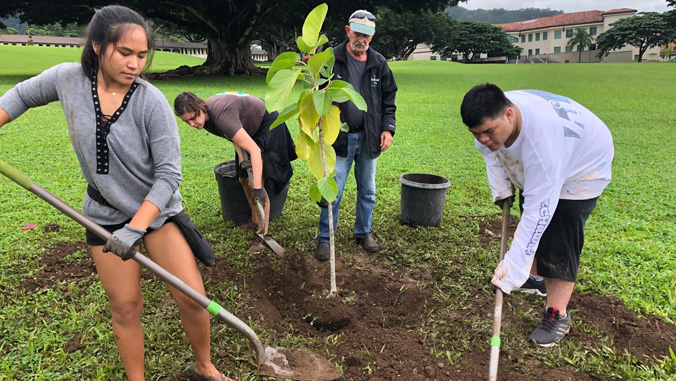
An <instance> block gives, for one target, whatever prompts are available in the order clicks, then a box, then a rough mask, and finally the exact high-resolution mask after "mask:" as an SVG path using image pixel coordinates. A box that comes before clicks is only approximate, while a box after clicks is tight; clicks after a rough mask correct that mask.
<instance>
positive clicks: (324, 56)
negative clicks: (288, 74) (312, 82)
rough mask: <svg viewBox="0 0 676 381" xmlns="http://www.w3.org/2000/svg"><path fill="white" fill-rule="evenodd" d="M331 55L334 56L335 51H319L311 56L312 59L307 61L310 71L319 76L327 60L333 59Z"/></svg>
mask: <svg viewBox="0 0 676 381" xmlns="http://www.w3.org/2000/svg"><path fill="white" fill-rule="evenodd" d="M331 57H333V52H330V51H325V52H321V53H317V54H315V55H314V56H312V57H310V59H309V60H308V61H307V64H308V67H309V68H310V72H311V73H312V74H314V76H315V77H316V76H318V75H319V71H320V70H322V67H324V64H326V63H327V61H328V60H330V59H331Z"/></svg>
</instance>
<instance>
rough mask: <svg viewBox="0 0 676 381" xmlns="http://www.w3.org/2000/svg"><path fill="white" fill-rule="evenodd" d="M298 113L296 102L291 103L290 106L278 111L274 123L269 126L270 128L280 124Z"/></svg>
mask: <svg viewBox="0 0 676 381" xmlns="http://www.w3.org/2000/svg"><path fill="white" fill-rule="evenodd" d="M296 114H298V104H297V103H292V104H291V106H289V107H287V108H285V109H284V110H282V111H280V112H279V115H278V116H277V119H275V121H274V123H272V125H271V126H270V129H273V128H275V127H277V126H279V125H280V124H282V123H284V122H286V121H287V120H289V119H291V117H293V116H294V115H296Z"/></svg>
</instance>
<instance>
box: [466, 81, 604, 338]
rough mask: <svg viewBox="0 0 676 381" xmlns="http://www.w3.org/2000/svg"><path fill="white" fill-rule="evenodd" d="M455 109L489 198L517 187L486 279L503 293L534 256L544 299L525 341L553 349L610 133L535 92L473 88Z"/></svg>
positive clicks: (569, 105)
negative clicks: (501, 245)
mask: <svg viewBox="0 0 676 381" xmlns="http://www.w3.org/2000/svg"><path fill="white" fill-rule="evenodd" d="M460 113H461V115H462V120H463V123H465V125H467V127H468V128H469V130H470V132H472V134H473V135H474V137H475V139H476V148H477V150H478V151H479V152H481V154H482V155H483V157H484V160H485V162H486V171H487V174H488V182H489V184H490V187H491V192H492V195H493V199H494V201H496V203H499V202H501V201H502V202H505V201H507V200H509V199H511V198H513V197H514V187H516V188H519V204H520V206H521V207H522V215H521V220H520V222H519V225H518V227H517V229H516V232H515V234H514V240H513V241H512V244H511V246H510V248H509V250H508V252H507V253H506V254H505V258H504V260H502V261H501V262H500V264H499V265H498V267H497V268H496V269H495V273H494V275H493V279H492V283H493V284H494V285H495V286H497V287H499V288H500V289H501V290H502V291H503V292H505V293H507V294H509V293H510V292H511V291H513V290H515V289H517V288H519V287H520V286H521V285H522V284H524V282H525V281H526V280H527V279H528V277H529V273H530V271H531V265H532V263H533V260H534V259H536V263H537V272H538V273H539V274H540V275H541V276H543V277H544V280H545V285H546V288H547V303H546V307H545V312H544V316H543V319H542V322H541V323H540V325H539V326H538V327H537V328H536V329H535V331H533V333H532V334H531V335H530V337H529V340H530V341H532V342H534V343H536V344H538V345H540V346H543V347H549V346H553V345H555V344H556V343H557V342H558V341H559V340H560V339H561V338H563V336H564V335H565V334H566V333H568V330H569V329H570V312H569V310H568V302H569V300H570V297H571V295H572V293H573V287H574V285H575V281H576V278H577V272H578V268H579V264H580V253H581V251H582V246H583V244H584V226H585V221H586V220H587V218H588V217H589V215H590V214H591V212H592V210H593V209H594V207H595V206H596V201H597V199H598V197H599V196H600V195H601V193H602V192H603V190H604V189H605V187H606V186H607V185H608V183H609V182H610V179H611V164H612V160H613V153H614V150H613V141H612V136H611V134H610V131H609V130H608V127H606V125H605V124H604V123H603V121H601V119H599V118H598V117H597V116H596V115H594V114H593V113H592V112H591V111H589V110H588V109H586V108H585V107H583V106H582V105H581V104H579V103H577V102H575V101H573V100H571V99H569V98H566V97H563V96H560V95H556V94H552V93H548V92H544V91H538V90H519V91H508V92H506V93H503V92H502V90H500V88H498V87H497V86H495V85H492V84H482V85H478V86H475V87H474V88H472V89H471V90H470V91H469V92H468V93H467V94H466V95H465V97H464V99H463V101H462V106H461V109H460Z"/></svg>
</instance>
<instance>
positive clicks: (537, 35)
mask: <svg viewBox="0 0 676 381" xmlns="http://www.w3.org/2000/svg"><path fill="white" fill-rule="evenodd" d="M535 41H540V33H535Z"/></svg>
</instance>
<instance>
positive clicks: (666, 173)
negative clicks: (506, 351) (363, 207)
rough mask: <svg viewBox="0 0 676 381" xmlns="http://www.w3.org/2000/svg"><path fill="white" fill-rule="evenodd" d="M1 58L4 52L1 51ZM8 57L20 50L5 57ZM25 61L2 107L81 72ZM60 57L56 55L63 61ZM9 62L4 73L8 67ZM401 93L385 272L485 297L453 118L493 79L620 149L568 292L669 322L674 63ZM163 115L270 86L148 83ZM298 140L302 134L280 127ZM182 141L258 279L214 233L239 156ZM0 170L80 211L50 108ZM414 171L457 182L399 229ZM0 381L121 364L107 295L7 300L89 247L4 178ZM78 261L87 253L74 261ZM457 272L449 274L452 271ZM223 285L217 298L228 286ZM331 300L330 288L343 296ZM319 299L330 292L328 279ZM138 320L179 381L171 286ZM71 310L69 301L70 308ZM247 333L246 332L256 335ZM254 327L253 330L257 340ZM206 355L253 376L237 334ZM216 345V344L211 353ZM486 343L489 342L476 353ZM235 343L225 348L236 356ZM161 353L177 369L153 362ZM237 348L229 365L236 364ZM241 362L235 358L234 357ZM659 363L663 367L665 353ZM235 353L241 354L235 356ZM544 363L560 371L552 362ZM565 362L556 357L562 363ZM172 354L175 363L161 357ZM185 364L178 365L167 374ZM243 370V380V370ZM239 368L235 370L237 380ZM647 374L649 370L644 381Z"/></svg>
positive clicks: (10, 73)
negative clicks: (587, 123)
mask: <svg viewBox="0 0 676 381" xmlns="http://www.w3.org/2000/svg"><path fill="white" fill-rule="evenodd" d="M8 48H9V50H8ZM12 49H17V50H12ZM24 49H25V50H19V49H18V48H15V47H2V46H0V55H1V56H2V57H3V61H4V63H3V65H2V66H1V67H0V94H2V93H4V92H5V91H7V90H9V89H10V88H11V87H12V86H13V85H15V84H16V83H17V82H18V81H19V80H21V79H22V78H26V77H27V76H29V75H33V74H36V73H38V72H40V71H41V70H43V69H45V68H47V67H49V66H51V65H53V64H55V63H57V62H61V61H63V60H69V61H77V60H78V58H79V57H78V54H79V53H77V50H76V49H72V50H68V56H67V57H66V55H59V54H54V55H51V54H47V53H45V52H46V51H48V50H49V51H50V53H51V51H52V50H54V51H57V50H58V49H60V48H43V51H42V52H40V51H38V50H36V52H38V54H37V55H34V56H32V58H31V59H29V58H28V56H29V54H32V53H33V52H30V51H29V50H30V49H32V48H24ZM62 51H66V49H63V50H62ZM8 54H11V56H12V57H13V58H12V60H8V59H6V58H4V57H8ZM199 63H201V61H199V60H197V59H194V58H193V57H186V56H179V55H176V54H170V53H158V54H157V56H156V61H155V64H156V65H157V67H162V68H163V69H166V68H169V67H176V66H179V65H183V64H188V65H196V64H199ZM391 68H392V70H393V72H394V74H395V77H396V80H397V84H398V86H399V92H398V94H397V106H398V112H397V133H396V136H395V138H394V143H393V145H392V147H391V148H390V150H388V151H387V152H385V153H384V154H383V155H382V156H381V157H380V158H379V160H378V174H377V186H378V192H377V196H378V203H377V206H376V210H375V213H374V218H373V221H374V223H373V226H374V233H375V235H376V237H377V238H378V239H379V240H380V242H381V244H382V246H383V251H384V252H385V253H387V256H388V259H390V260H391V265H392V266H395V267H396V266H409V267H416V266H423V267H424V266H432V265H433V266H435V270H436V271H437V272H438V273H439V274H442V275H440V276H439V283H440V292H442V293H444V294H445V295H447V296H448V297H451V298H454V300H460V301H461V300H463V298H467V297H468V295H469V292H468V291H463V290H464V289H468V288H470V287H473V288H474V289H476V288H477V286H476V285H477V284H479V285H485V287H486V288H487V289H488V288H489V286H488V285H489V282H490V277H491V274H492V270H493V268H494V267H495V265H496V262H497V253H496V252H495V250H494V249H495V248H494V247H491V248H490V249H488V250H487V249H482V248H481V247H480V246H479V240H478V236H477V233H476V232H477V221H476V220H473V219H467V218H462V217H460V216H463V215H480V214H487V213H494V212H497V211H498V209H497V208H496V207H495V206H494V205H493V204H492V203H491V197H490V190H489V187H488V183H487V180H486V176H485V168H484V165H483V160H482V158H481V155H480V154H479V153H478V152H476V151H475V149H474V143H473V137H472V135H471V134H470V133H469V132H468V131H467V130H466V128H465V127H464V126H463V125H462V122H461V120H460V115H459V106H460V102H461V100H462V97H463V95H464V94H465V92H466V91H468V90H469V89H470V88H471V87H472V86H474V85H476V84H478V83H482V82H493V83H496V84H497V85H499V86H500V87H502V88H503V90H513V89H540V90H546V91H551V92H554V93H558V94H562V95H565V96H569V97H571V98H573V99H575V100H577V101H578V102H580V103H582V104H583V105H585V106H587V107H588V108H589V109H590V110H592V111H593V112H595V113H596V114H597V115H598V116H599V117H600V118H601V119H603V120H604V121H605V122H606V124H607V125H608V127H609V128H610V130H611V132H612V134H613V138H614V142H615V152H616V156H615V161H614V166H613V181H612V182H611V184H610V185H609V187H608V188H607V189H606V191H605V192H604V194H603V196H602V197H601V198H600V199H599V202H598V205H597V208H596V210H595V211H594V213H593V214H592V216H591V217H590V219H589V221H588V222H587V231H586V233H587V236H586V245H585V249H584V252H583V256H582V263H581V270H580V276H579V283H578V284H577V286H576V290H577V292H593V293H599V294H603V295H614V296H616V297H618V298H620V299H622V300H623V301H624V302H625V303H626V304H627V306H629V308H631V309H633V310H635V311H636V312H638V313H639V314H647V315H655V316H660V317H662V318H664V319H667V320H669V321H672V322H673V320H674V319H675V318H676V248H675V244H674V237H676V207H674V205H676V172H675V171H674V167H676V155H675V154H674V140H676V128H675V126H676V103H674V96H673V84H674V83H676V82H675V81H676V70H675V69H676V66H674V65H673V64H670V63H641V64H636V63H627V64H567V65H566V64H556V65H554V64H552V65H462V64H457V63H450V62H439V61H425V62H394V63H391ZM154 84H155V85H156V86H158V87H159V88H160V89H161V90H162V91H163V92H164V94H165V95H166V97H167V98H168V99H169V101H170V103H172V102H173V99H174V97H175V96H176V95H177V94H178V93H180V92H181V91H193V92H195V93H197V94H198V95H200V96H203V97H208V96H209V95H212V94H214V93H217V92H221V91H224V90H240V91H244V92H247V93H249V94H252V95H256V96H260V97H264V95H265V91H266V87H265V79H264V77H252V78H246V77H234V78H208V79H189V80H188V79H186V80H170V81H156V82H154ZM290 128H291V130H292V136H294V137H295V136H296V135H295V132H296V131H297V125H294V124H293V123H291V124H290ZM179 131H180V134H181V139H182V143H181V144H182V155H183V156H182V164H183V176H184V180H183V183H182V184H181V193H182V194H183V196H184V206H185V208H186V211H187V213H188V214H189V215H191V216H192V217H193V219H194V220H195V221H196V223H197V225H199V226H201V227H202V228H203V231H204V232H205V234H206V236H207V238H208V239H209V240H211V241H212V242H214V248H215V251H216V252H217V255H219V256H226V257H227V258H228V261H229V262H230V263H232V265H233V266H238V267H241V269H242V271H252V266H253V264H252V261H251V259H252V257H251V255H249V253H248V252H247V248H248V244H249V243H250V235H249V234H244V233H239V232H233V231H232V230H231V227H232V225H231V223H225V224H224V223H223V221H222V220H221V217H220V213H221V212H220V202H219V199H218V192H217V188H216V182H215V180H214V175H213V167H214V166H215V165H216V164H218V163H220V162H222V161H225V160H231V159H232V158H233V157H234V151H233V149H232V147H231V145H230V144H229V143H228V142H227V141H225V140H224V139H219V138H216V137H214V136H210V135H209V134H208V133H206V132H204V131H196V130H194V129H192V128H189V127H188V126H187V125H185V124H179ZM0 158H2V159H3V160H5V161H7V162H9V163H10V164H12V165H14V166H15V167H16V168H18V169H19V170H20V171H22V172H24V173H26V174H27V175H29V176H30V177H32V178H33V179H34V180H35V181H36V182H37V183H38V184H40V185H42V186H43V187H45V188H46V189H47V190H49V191H51V192H53V193H55V194H56V195H57V196H59V197H61V198H62V199H63V200H65V201H66V202H68V203H70V204H71V205H72V206H74V207H76V208H79V207H80V206H81V203H82V198H83V195H84V190H85V187H86V184H85V182H84V180H83V179H82V177H81V174H80V172H79V166H78V163H77V160H76V158H75V155H74V153H73V150H72V148H71V146H70V142H69V140H68V133H67V128H66V124H65V118H64V116H63V113H62V111H61V108H60V105H59V104H57V103H54V104H51V105H48V106H45V107H40V108H37V109H33V110H30V111H29V112H27V113H26V114H25V115H23V116H22V117H21V118H19V119H17V120H16V121H15V122H12V123H10V124H9V125H6V126H5V127H3V128H2V129H0ZM294 168H295V170H296V172H295V173H296V174H295V176H294V178H293V179H292V184H291V190H290V191H289V196H288V200H287V204H286V206H285V209H284V217H283V218H281V219H278V220H275V221H273V222H272V223H271V231H272V232H274V234H275V237H276V238H277V240H278V241H280V242H281V243H283V245H284V246H286V247H288V248H289V249H292V250H296V251H300V252H304V253H307V254H308V255H311V252H312V250H313V249H314V246H315V242H314V236H315V234H316V224H317V218H318V214H319V213H318V212H319V211H318V209H317V207H316V206H315V205H314V203H313V202H311V200H310V198H309V196H308V195H307V187H308V186H309V184H310V178H311V175H310V174H309V171H308V170H307V169H306V167H305V164H304V163H302V162H300V161H296V162H294ZM408 172H424V173H433V174H437V175H441V176H445V177H447V178H449V179H450V181H451V189H450V191H449V192H448V194H447V197H446V204H445V210H444V216H443V221H442V224H441V227H439V228H435V229H423V228H418V229H411V228H408V227H406V226H402V225H400V224H399V202H400V184H399V182H398V178H399V176H400V175H401V174H403V173H408ZM355 193H356V189H355V186H354V181H353V180H350V181H348V186H347V188H346V191H345V198H344V203H343V208H342V209H341V211H342V212H341V223H340V224H339V230H338V233H337V240H338V241H337V242H338V244H337V250H338V252H340V251H341V250H349V249H350V248H353V246H352V244H351V243H349V237H351V231H350V228H351V226H350V223H349V221H352V220H353V216H354V199H355ZM0 212H1V213H2V218H1V219H0V257H1V258H2V261H0V289H2V293H0V311H1V312H0V338H2V340H0V356H2V361H1V362H0V364H2V365H0V379H3V378H5V377H8V378H9V379H13V378H16V377H18V375H21V377H19V378H23V379H28V378H30V379H76V378H79V379H85V378H86V379H119V378H120V377H121V375H122V369H121V364H120V363H119V361H118V359H117V353H116V351H115V348H114V344H113V340H112V338H111V337H110V336H111V331H110V329H109V325H110V316H109V312H108V307H107V302H106V299H105V295H104V293H103V291H102V289H101V287H100V285H99V284H98V283H96V284H82V283H77V284H72V285H69V286H68V290H69V293H68V295H63V294H62V293H60V292H56V291H53V290H51V289H48V290H45V291H41V292H39V293H37V294H33V295H24V294H21V293H18V292H14V291H12V290H13V289H14V288H15V287H17V286H18V285H20V284H21V283H22V281H23V280H24V279H26V278H30V277H32V276H34V275H35V274H37V273H38V271H39V270H40V264H39V263H36V262H35V261H34V258H35V256H36V255H37V254H38V253H40V252H42V251H43V250H44V249H45V248H46V247H49V246H53V245H56V244H58V243H59V242H69V241H74V240H83V239H84V235H83V229H82V228H80V227H79V225H77V224H76V223H75V222H73V221H71V220H69V219H68V218H67V217H65V216H63V215H61V214H59V213H58V212H57V211H56V210H54V209H53V208H52V207H51V206H49V205H47V204H46V203H45V202H43V201H41V200H39V199H38V198H37V197H34V196H32V195H30V194H29V193H28V192H26V191H25V190H23V189H22V188H20V187H19V186H17V185H16V184H14V183H12V182H11V181H9V180H8V179H6V178H4V177H3V178H0ZM30 223H33V224H36V225H37V226H38V227H42V226H44V225H46V224H49V223H57V224H59V225H60V226H61V231H60V232H59V233H58V234H54V233H45V232H44V231H43V229H41V228H36V229H31V230H22V229H21V227H22V226H25V225H28V224H30ZM78 255H81V256H82V257H83V258H85V257H86V256H87V254H86V253H79V254H78ZM451 261H454V263H458V262H459V263H461V264H462V266H463V268H462V270H461V272H460V276H459V278H457V277H458V275H457V273H456V272H457V271H454V272H453V273H456V274H455V277H456V278H454V282H455V283H456V285H454V286H453V287H451V286H448V285H447V282H445V280H446V279H445V278H444V275H443V274H444V272H445V270H449V269H448V268H447V267H446V268H445V267H444V266H447V265H445V263H450V262H451ZM447 272H448V273H452V271H447ZM227 286H228V285H224V288H227ZM339 287H340V285H339ZM327 288H328V280H327ZM144 295H145V298H146V304H145V305H146V307H145V310H144V324H146V325H147V326H146V328H147V329H146V334H147V335H150V337H149V338H148V347H147V361H148V367H149V368H151V367H163V368H164V369H167V370H168V369H173V370H175V371H176V370H178V371H180V369H182V368H181V367H182V363H180V362H181V361H183V360H185V363H186V364H187V363H188V362H187V361H188V360H187V358H189V357H190V353H189V352H188V351H187V345H186V343H185V342H184V341H185V340H172V339H171V338H172V337H173V336H172V335H180V334H181V333H180V328H179V327H178V326H177V324H176V313H175V312H172V313H171V316H169V317H167V318H166V319H164V318H163V317H162V315H161V314H163V313H164V312H162V309H163V300H164V298H165V296H166V292H165V289H164V288H163V287H161V286H157V285H156V282H154V283H150V282H147V283H144ZM219 297H221V298H224V300H223V299H222V300H219V302H220V303H221V304H222V305H224V306H226V308H227V309H228V310H230V311H231V312H233V313H234V314H237V313H238V311H242V310H243V309H245V308H247V301H246V298H245V297H244V298H242V296H241V295H239V296H238V295H236V293H234V292H227V293H226V292H223V293H222V295H219ZM73 301H75V302H73ZM254 324H255V322H254ZM254 328H256V327H254ZM71 331H73V332H85V334H84V336H83V338H82V340H83V341H86V342H87V345H86V346H85V349H84V350H83V351H81V352H76V353H73V354H69V355H66V354H64V353H63V350H62V349H61V348H62V347H63V344H64V342H65V341H66V340H67V337H68V332H71ZM214 335H215V337H216V338H218V339H220V340H221V341H223V342H225V344H214V350H215V351H223V352H224V353H233V356H235V357H233V358H228V364H229V366H231V368H232V369H233V370H239V371H241V372H243V373H241V378H240V379H241V380H245V379H251V380H253V379H255V377H254V376H253V375H252V373H251V370H250V369H249V370H248V373H247V370H246V367H247V366H250V364H249V365H247V364H246V363H245V364H241V363H242V362H241V361H239V360H241V358H242V357H243V358H245V359H249V362H251V358H252V354H251V353H249V352H247V349H246V346H247V344H246V341H245V340H244V339H242V338H241V337H238V336H237V335H236V334H235V333H233V332H232V330H226V329H223V328H219V331H218V332H216V333H215V334H214ZM4 340H6V344H3V341H4ZM214 342H216V341H214ZM476 345H484V343H480V344H476ZM232 346H235V347H238V348H239V347H241V346H244V347H245V348H244V349H239V350H238V351H234V349H232V348H233V347H232ZM568 350H570V351H571V352H572V353H573V355H575V356H577V357H578V358H582V359H584V360H579V359H578V360H576V361H583V362H584V361H588V363H589V364H596V365H598V370H597V374H598V375H599V376H600V377H602V378H607V377H609V376H608V375H609V374H616V373H612V372H615V371H617V369H618V368H622V369H625V371H626V372H625V373H622V374H629V375H633V376H627V377H628V378H632V377H633V378H635V379H650V377H649V376H646V377H648V378H641V377H643V376H641V374H644V373H641V371H640V369H639V368H638V365H636V363H635V361H634V360H631V359H629V360H626V359H625V360H622V361H620V360H618V359H619V358H620V356H619V355H620V354H618V355H617V357H616V360H612V361H605V360H604V358H603V357H602V355H600V354H598V353H596V354H589V353H585V351H584V348H578V349H571V348H568ZM153 351H155V353H156V352H163V353H172V356H159V355H154V356H153V355H152V353H154V352H153ZM233 351H234V352H233ZM235 353H236V354H235ZM664 355H667V354H666V353H665V354H664ZM238 356H239V357H238ZM543 356H549V358H550V359H551V361H552V362H555V361H562V362H565V361H567V360H566V358H565V356H564V358H561V359H559V358H558V357H557V354H555V353H554V352H551V353H550V354H543ZM559 356H560V352H559ZM165 357H171V358H169V359H168V358H165ZM177 363H180V364H177ZM238 366H239V367H240V369H238V368H237V367H238ZM241 368H243V369H241ZM646 374H652V373H649V372H648V373H646Z"/></svg>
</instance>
